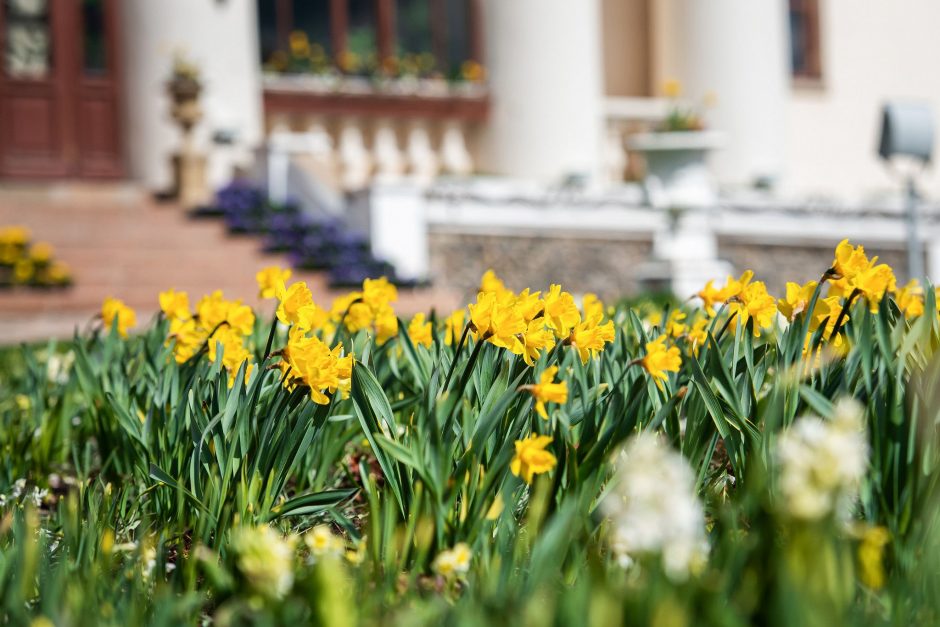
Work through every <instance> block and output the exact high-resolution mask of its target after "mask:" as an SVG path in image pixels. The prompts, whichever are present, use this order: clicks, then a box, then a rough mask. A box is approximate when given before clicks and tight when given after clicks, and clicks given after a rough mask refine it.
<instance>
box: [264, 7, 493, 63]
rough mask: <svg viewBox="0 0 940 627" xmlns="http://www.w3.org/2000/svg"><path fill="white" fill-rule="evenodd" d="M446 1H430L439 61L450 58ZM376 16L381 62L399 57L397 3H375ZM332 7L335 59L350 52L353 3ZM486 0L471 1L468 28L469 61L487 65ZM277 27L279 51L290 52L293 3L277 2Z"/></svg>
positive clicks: (433, 44)
mask: <svg viewBox="0 0 940 627" xmlns="http://www.w3.org/2000/svg"><path fill="white" fill-rule="evenodd" d="M445 1H446V0H427V2H428V3H429V5H430V14H431V23H430V25H429V26H430V29H431V41H432V50H431V52H432V53H433V54H434V56H435V57H436V58H438V59H445V58H446V51H447V41H448V34H447V13H446V11H447V9H446V6H445ZM373 2H374V3H375V16H376V25H375V29H376V33H375V38H376V47H377V52H378V55H379V58H380V59H383V60H384V59H388V58H392V57H394V56H395V50H396V48H397V43H398V42H397V40H398V32H397V28H396V20H397V6H396V3H395V0H373ZM329 3H330V7H329V8H330V44H331V45H330V47H331V50H330V52H331V57H332V58H333V59H334V61H335V59H338V58H341V56H342V55H343V53H345V52H346V51H347V41H348V38H347V35H348V31H349V0H329ZM481 5H482V0H467V25H468V28H469V34H468V36H469V43H470V57H469V58H468V59H465V60H472V61H476V62H477V63H480V64H482V63H483V37H482V33H481V27H482V17H481V16H482V6H481ZM274 14H275V24H276V28H277V43H278V47H279V48H281V49H283V50H287V49H288V47H289V45H288V40H289V37H290V33H291V31H292V30H293V26H294V20H293V3H292V0H275V2H274Z"/></svg>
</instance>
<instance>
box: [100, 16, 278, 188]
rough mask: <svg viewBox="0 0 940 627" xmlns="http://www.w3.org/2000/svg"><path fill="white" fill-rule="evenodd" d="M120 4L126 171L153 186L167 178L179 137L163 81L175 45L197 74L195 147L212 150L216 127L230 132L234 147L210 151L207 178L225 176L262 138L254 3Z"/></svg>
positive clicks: (165, 182) (248, 157) (248, 156)
mask: <svg viewBox="0 0 940 627" xmlns="http://www.w3.org/2000/svg"><path fill="white" fill-rule="evenodd" d="M120 5H121V6H120V9H121V10H120V11H119V14H120V33H119V34H120V38H119V39H120V43H119V47H120V53H119V54H120V55H121V60H122V64H123V83H124V93H123V98H124V102H123V109H124V126H123V133H124V136H125V146H126V148H125V149H126V150H127V154H128V157H129V162H130V163H129V165H130V171H131V174H132V175H133V176H134V178H136V179H138V180H139V181H141V182H142V183H143V184H144V185H146V186H147V187H148V188H151V189H164V188H166V187H167V186H168V185H169V184H170V180H171V172H170V165H169V159H170V155H171V154H172V152H173V151H174V150H175V149H176V148H177V147H178V146H179V142H180V135H179V129H178V128H177V127H176V125H175V124H173V122H172V121H171V120H170V113H169V106H170V105H169V97H168V96H167V93H166V81H167V79H168V78H169V76H170V71H171V69H172V65H173V54H174V52H175V51H176V50H180V51H182V52H183V53H184V54H185V55H186V56H187V57H188V58H189V59H191V60H192V61H194V62H195V63H196V64H197V65H198V66H199V69H200V71H201V73H202V78H203V84H204V92H203V95H202V101H201V103H202V108H203V113H204V117H203V120H202V121H201V122H200V124H199V126H198V127H197V129H196V141H197V146H199V147H200V149H202V150H208V149H210V147H211V144H210V138H211V136H212V134H213V133H214V132H216V131H231V132H233V133H234V136H235V145H234V146H226V147H225V148H224V149H221V150H215V151H211V150H210V151H209V153H208V154H209V168H210V169H209V176H210V182H211V183H212V184H213V185H219V184H221V183H223V182H225V181H227V180H228V178H229V176H230V175H231V169H232V166H233V165H236V164H240V162H243V161H244V162H247V163H250V160H251V151H252V150H253V149H254V148H255V147H256V146H258V145H259V144H260V142H261V139H262V136H263V126H262V106H261V69H260V68H261V63H260V61H259V56H260V53H259V51H258V24H257V11H258V8H257V2H256V1H255V0H226V2H218V1H217V0H159V1H158V2H154V1H153V0H123V1H122V2H121V3H120Z"/></svg>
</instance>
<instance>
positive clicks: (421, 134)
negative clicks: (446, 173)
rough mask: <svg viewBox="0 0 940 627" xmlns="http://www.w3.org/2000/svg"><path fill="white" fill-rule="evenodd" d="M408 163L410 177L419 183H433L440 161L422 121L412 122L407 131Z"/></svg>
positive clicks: (426, 127) (425, 124)
mask: <svg viewBox="0 0 940 627" xmlns="http://www.w3.org/2000/svg"><path fill="white" fill-rule="evenodd" d="M408 163H409V166H410V167H409V170H410V172H411V174H412V176H413V177H414V178H415V179H416V180H417V181H419V182H421V183H430V182H431V181H433V180H434V177H436V176H437V173H438V170H439V169H440V160H439V159H438V156H437V154H436V153H435V152H434V146H433V145H432V142H431V134H430V132H429V131H428V126H427V123H426V122H424V121H415V122H412V124H411V126H410V128H409V129H408Z"/></svg>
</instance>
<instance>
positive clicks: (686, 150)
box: [627, 131, 724, 208]
mask: <svg viewBox="0 0 940 627" xmlns="http://www.w3.org/2000/svg"><path fill="white" fill-rule="evenodd" d="M723 143H724V135H723V134H722V133H719V132H716V131H670V132H654V133H637V134H635V135H631V136H630V137H628V138H627V148H628V149H629V150H631V151H634V152H638V153H640V154H642V155H643V156H644V158H645V159H646V179H645V181H644V187H645V190H646V197H647V198H646V200H647V202H648V203H649V204H651V205H653V206H657V207H667V208H685V207H703V206H711V205H714V204H715V202H716V201H717V199H718V186H717V183H716V182H715V179H714V177H713V176H712V174H711V172H710V171H709V170H708V165H707V157H708V154H709V153H710V152H711V151H713V150H715V149H717V148H720V147H721V146H722V144H723Z"/></svg>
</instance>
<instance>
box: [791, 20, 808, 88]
mask: <svg viewBox="0 0 940 627" xmlns="http://www.w3.org/2000/svg"><path fill="white" fill-rule="evenodd" d="M806 45H807V41H806V20H805V18H804V16H803V13H802V12H800V11H790V68H791V71H792V72H793V74H797V75H798V74H805V73H806V70H807V67H806Z"/></svg>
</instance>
